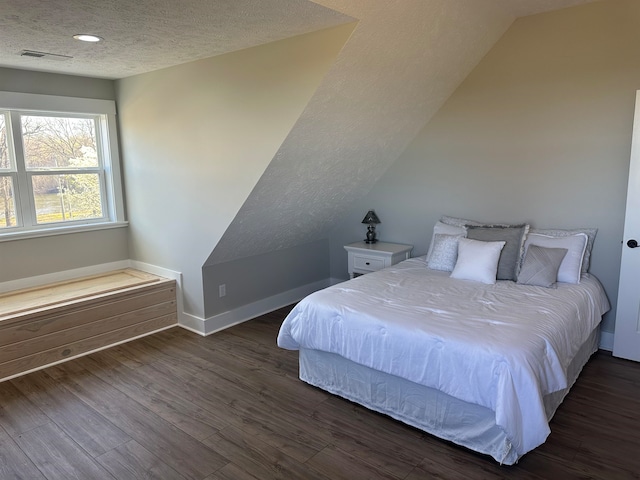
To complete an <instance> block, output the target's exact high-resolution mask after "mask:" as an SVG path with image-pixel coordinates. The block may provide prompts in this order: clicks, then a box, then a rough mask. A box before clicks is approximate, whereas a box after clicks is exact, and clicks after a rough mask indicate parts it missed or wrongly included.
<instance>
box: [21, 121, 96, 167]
mask: <svg viewBox="0 0 640 480" xmlns="http://www.w3.org/2000/svg"><path fill="white" fill-rule="evenodd" d="M20 118H21V123H22V138H23V143H24V155H25V165H26V168H27V169H29V170H34V169H55V168H66V169H70V168H72V169H78V168H83V167H98V165H99V163H98V154H97V152H98V147H97V141H96V132H95V122H94V120H93V119H91V118H66V117H42V116H39V115H22V116H21V117H20Z"/></svg>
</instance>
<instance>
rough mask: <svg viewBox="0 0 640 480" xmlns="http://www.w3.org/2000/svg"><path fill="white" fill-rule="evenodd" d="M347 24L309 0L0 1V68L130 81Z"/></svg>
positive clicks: (346, 20)
mask: <svg viewBox="0 0 640 480" xmlns="http://www.w3.org/2000/svg"><path fill="white" fill-rule="evenodd" d="M349 21H353V19H351V18H348V17H346V16H345V15H342V14H340V13H338V12H335V11H333V10H329V9H327V8H324V7H322V6H320V5H318V4H316V3H313V2H308V1H306V0H178V1H176V0H135V1H127V0H0V66H4V67H13V68H20V69H26V70H40V71H48V72H59V73H67V74H74V75H82V76H91V77H101V78H112V79H116V78H124V77H128V76H131V75H135V74H139V73H144V72H149V71H152V70H158V69H160V68H164V67H168V66H172V65H178V64H181V63H186V62H189V61H192V60H198V59H202V58H207V57H212V56H215V55H220V54H223V53H228V52H232V51H236V50H240V49H243V48H247V47H253V46H256V45H261V44H264V43H268V42H272V41H276V40H281V39H284V38H289V37H292V36H294V35H300V34H303V33H308V32H312V31H315V30H319V29H322V28H326V27H331V26H335V25H339V24H341V23H345V22H349ZM77 33H92V34H95V35H98V36H101V37H103V38H104V39H105V40H104V42H100V43H97V44H89V43H84V42H79V41H77V40H73V38H72V36H73V35H74V34H77ZM22 50H35V51H39V52H46V53H52V54H56V55H64V56H71V57H73V58H72V59H68V60H54V59H47V58H40V59H38V58H31V57H21V56H20V55H19V53H20V52H21V51H22Z"/></svg>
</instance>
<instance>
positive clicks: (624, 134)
mask: <svg viewBox="0 0 640 480" xmlns="http://www.w3.org/2000/svg"><path fill="white" fill-rule="evenodd" d="M638 18H640V2H637V1H636V0H615V1H609V2H596V3H593V4H588V5H585V6H580V7H575V8H569V9H565V10H561V11H557V12H552V13H547V14H540V15H536V16H531V17H525V18H521V19H519V20H517V21H516V22H515V23H514V24H513V26H512V27H511V28H510V29H509V30H508V31H507V33H506V34H505V35H504V36H503V37H502V39H501V40H500V41H499V42H498V43H497V44H496V45H495V46H494V48H493V49H492V50H491V51H490V52H489V53H488V54H487V55H486V57H485V58H484V59H483V60H482V62H480V64H479V65H478V66H477V68H476V69H475V70H474V71H473V72H472V73H471V75H469V77H468V78H467V79H466V80H465V81H464V83H463V84H462V85H461V86H460V87H459V88H458V90H457V91H456V92H455V93H454V94H453V95H452V97H451V98H450V99H449V100H448V101H447V102H446V104H445V105H444V106H443V107H442V108H441V109H440V111H439V112H438V113H437V114H436V116H435V117H434V118H433V119H432V120H431V121H430V122H429V123H428V124H427V126H426V127H425V128H424V129H423V130H422V132H421V133H420V134H419V135H418V136H417V137H416V138H415V140H414V141H413V142H412V143H411V144H410V145H409V147H408V148H407V149H406V151H405V152H404V153H403V154H402V156H401V157H400V159H399V160H398V161H397V162H396V163H395V164H394V165H393V166H392V167H391V168H390V169H389V170H388V171H387V172H386V174H385V175H384V176H383V177H382V179H381V180H380V181H379V182H378V183H377V185H376V186H375V187H374V188H373V189H372V191H371V192H370V193H369V194H368V195H367V196H365V197H364V198H362V199H361V200H360V201H358V202H356V203H355V204H354V205H353V208H352V209H351V210H350V211H349V212H347V213H346V214H345V216H344V218H343V219H342V221H341V222H340V223H339V224H338V225H336V228H335V229H334V230H333V232H332V237H331V273H332V276H333V277H338V278H347V271H346V253H345V252H344V249H343V245H344V244H345V243H349V242H353V241H355V240H359V239H361V238H363V234H364V227H363V225H361V224H360V223H359V222H360V220H362V217H363V216H364V214H365V213H366V211H367V210H368V209H370V208H375V209H376V212H377V213H378V214H379V216H380V219H381V221H382V224H381V225H379V229H378V230H379V237H380V238H381V239H382V240H388V241H396V242H401V243H410V244H413V245H415V249H414V255H419V254H423V253H426V251H427V248H428V244H429V241H430V237H431V231H432V227H433V225H434V223H435V222H436V221H437V219H438V218H439V217H440V215H442V214H449V215H456V216H462V217H467V218H472V219H477V220H481V221H489V222H522V221H528V222H531V223H532V224H533V225H534V226H536V227H540V228H546V227H558V228H572V227H585V226H588V227H597V228H598V229H599V232H598V236H597V238H596V242H595V247H594V252H593V257H592V266H591V272H592V273H594V274H595V275H596V276H598V278H599V279H600V280H601V281H602V283H603V284H604V286H605V289H606V291H607V294H608V296H609V299H610V300H611V303H612V304H614V309H615V300H616V298H617V283H618V274H619V264H620V256H621V239H622V228H623V222H624V205H625V198H626V186H627V177H628V166H629V154H630V148H631V131H632V123H633V112H634V98H635V92H636V90H637V89H640V55H638V48H639V46H640V29H638V28H637V21H638ZM614 318H615V317H614V313H613V312H612V313H611V314H609V315H608V316H607V317H606V318H605V323H604V329H605V330H606V331H610V332H611V331H613V327H614Z"/></svg>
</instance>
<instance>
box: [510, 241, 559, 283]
mask: <svg viewBox="0 0 640 480" xmlns="http://www.w3.org/2000/svg"><path fill="white" fill-rule="evenodd" d="M567 251H568V250H567V249H566V248H545V247H540V246H538V245H533V244H532V245H529V246H528V247H527V252H526V253H525V256H524V262H523V263H522V268H521V269H520V273H519V274H518V283H519V284H521V285H536V286H538V287H547V288H549V287H552V288H555V286H556V280H557V278H558V270H559V269H560V264H561V263H562V260H563V259H564V256H565V255H566V254H567Z"/></svg>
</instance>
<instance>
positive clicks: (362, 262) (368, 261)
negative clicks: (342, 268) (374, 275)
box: [353, 255, 384, 272]
mask: <svg viewBox="0 0 640 480" xmlns="http://www.w3.org/2000/svg"><path fill="white" fill-rule="evenodd" d="M353 266H354V268H356V269H357V270H369V271H371V272H374V271H376V270H381V269H383V268H384V258H375V257H367V256H364V255H354V256H353Z"/></svg>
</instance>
